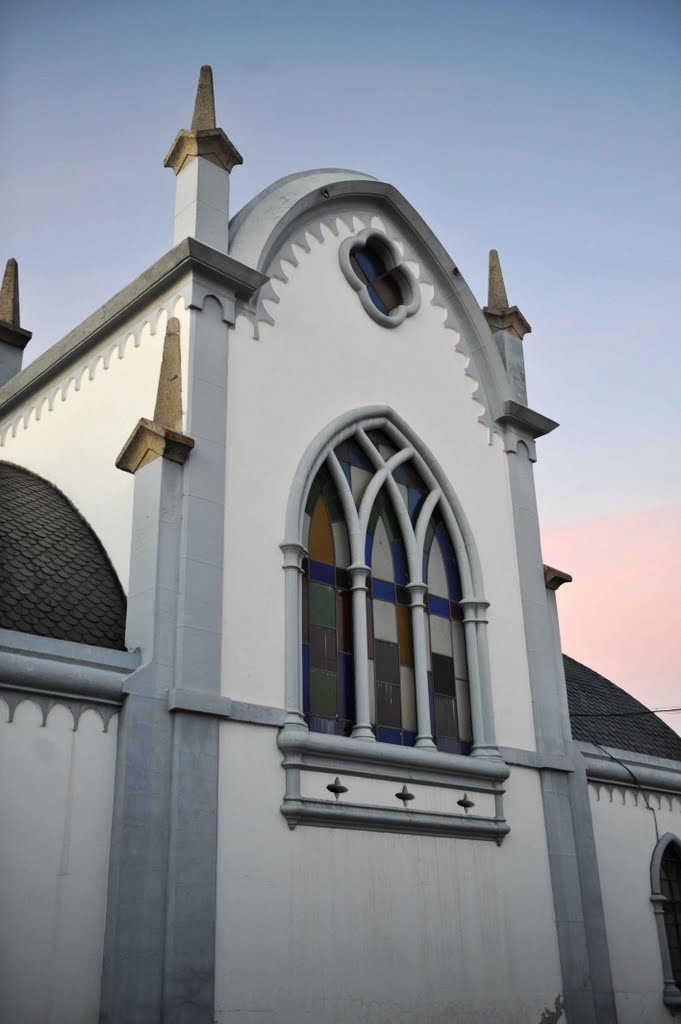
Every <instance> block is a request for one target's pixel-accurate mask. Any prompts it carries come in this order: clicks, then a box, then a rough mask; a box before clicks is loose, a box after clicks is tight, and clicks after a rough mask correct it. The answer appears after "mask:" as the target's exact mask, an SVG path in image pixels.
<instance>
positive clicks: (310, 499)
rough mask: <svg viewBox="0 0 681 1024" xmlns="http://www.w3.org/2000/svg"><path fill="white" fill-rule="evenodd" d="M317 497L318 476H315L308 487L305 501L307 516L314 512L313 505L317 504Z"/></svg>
mask: <svg viewBox="0 0 681 1024" xmlns="http://www.w3.org/2000/svg"><path fill="white" fill-rule="evenodd" d="M318 497H319V477H318V476H317V477H315V479H314V480H313V482H312V487H311V488H310V493H309V494H308V496H307V502H306V503H305V511H306V512H307V514H308V515H309V516H311V515H312V513H313V512H314V507H315V505H316V504H317V498H318Z"/></svg>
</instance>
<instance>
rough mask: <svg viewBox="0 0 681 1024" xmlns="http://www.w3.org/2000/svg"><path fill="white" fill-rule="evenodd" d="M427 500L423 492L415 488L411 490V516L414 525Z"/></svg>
mask: <svg viewBox="0 0 681 1024" xmlns="http://www.w3.org/2000/svg"><path fill="white" fill-rule="evenodd" d="M425 500H426V495H425V493H424V492H423V491H416V490H414V488H413V487H410V488H409V515H410V517H411V521H412V523H414V524H415V523H416V520H417V519H418V516H419V512H420V511H421V507H422V505H423V503H424V501H425Z"/></svg>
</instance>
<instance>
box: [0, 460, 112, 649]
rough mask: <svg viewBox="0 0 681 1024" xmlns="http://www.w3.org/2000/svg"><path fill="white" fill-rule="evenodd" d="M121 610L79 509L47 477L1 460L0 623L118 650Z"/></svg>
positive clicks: (108, 572)
mask: <svg viewBox="0 0 681 1024" xmlns="http://www.w3.org/2000/svg"><path fill="white" fill-rule="evenodd" d="M125 614H126V601H125V595H124V593H123V590H122V587H121V585H120V583H119V581H118V577H117V576H116V573H115V571H114V568H113V566H112V565H111V562H110V561H109V557H108V555H107V554H106V551H105V550H104V548H103V547H102V544H101V543H100V541H99V538H98V537H97V535H96V534H95V533H94V531H93V530H92V528H91V527H90V526H89V525H88V523H87V522H86V521H85V519H84V518H83V517H82V515H81V514H80V512H78V510H77V509H76V508H75V507H74V506H73V505H72V504H71V502H70V501H69V500H68V498H66V497H65V496H64V495H63V494H62V493H61V491H59V490H57V488H56V487H54V486H53V485H52V484H51V483H49V482H48V481H47V480H44V479H43V478H42V477H40V476H36V474H35V473H31V472H29V470H27V469H24V468H23V467H21V466H16V465H13V464H12V463H9V462H0V628H2V629H12V630H17V631H19V632H22V633H33V634H36V635H38V636H45V637H52V638H54V639H56V640H71V641H73V642H74V643H81V644H92V645H94V646H97V647H109V648H115V649H117V650H125V642H124V639H125Z"/></svg>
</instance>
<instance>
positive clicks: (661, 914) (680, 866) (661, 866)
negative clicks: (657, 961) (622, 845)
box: [650, 832, 681, 1009]
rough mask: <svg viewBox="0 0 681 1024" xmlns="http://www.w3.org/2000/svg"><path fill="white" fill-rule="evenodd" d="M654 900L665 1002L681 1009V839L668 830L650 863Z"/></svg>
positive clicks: (652, 899)
mask: <svg viewBox="0 0 681 1024" xmlns="http://www.w3.org/2000/svg"><path fill="white" fill-rule="evenodd" d="M650 884H651V896H650V899H651V902H652V904H653V909H654V911H655V917H656V922H657V934H658V940H659V943H660V953H661V957H662V970H663V977H664V994H663V997H664V1002H665V1004H666V1005H667V1006H669V1007H672V1008H674V1009H679V1008H681V839H679V837H678V836H675V835H674V834H673V833H671V832H667V833H666V834H665V835H663V836H662V838H661V839H660V840H659V842H658V843H657V846H656V847H655V850H654V851H653V857H652V861H651V865H650Z"/></svg>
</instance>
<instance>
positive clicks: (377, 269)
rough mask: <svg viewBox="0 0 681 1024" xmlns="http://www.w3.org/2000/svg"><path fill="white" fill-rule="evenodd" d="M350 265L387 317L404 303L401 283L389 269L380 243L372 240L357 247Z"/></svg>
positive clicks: (374, 302) (375, 303)
mask: <svg viewBox="0 0 681 1024" xmlns="http://www.w3.org/2000/svg"><path fill="white" fill-rule="evenodd" d="M350 263H351V265H352V269H353V270H354V272H355V273H356V274H357V277H358V278H359V279H360V281H362V283H363V284H365V285H366V286H367V291H368V293H369V295H370V296H371V301H372V302H373V304H374V306H375V307H376V309H378V310H379V311H380V312H381V313H385V315H386V316H387V315H389V314H390V313H391V312H392V310H393V309H397V307H398V306H400V305H401V304H402V303H403V302H404V298H403V296H402V289H401V288H400V285H399V282H398V280H397V278H396V276H395V274H394V273H393V272H392V271H391V270H390V269H389V268H388V265H387V261H386V257H385V256H384V254H383V253H382V252H381V247H380V245H379V244H378V243H376V242H375V241H371V240H370V241H369V242H367V243H366V245H358V246H356V247H355V248H354V249H353V250H352V252H351V253H350Z"/></svg>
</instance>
